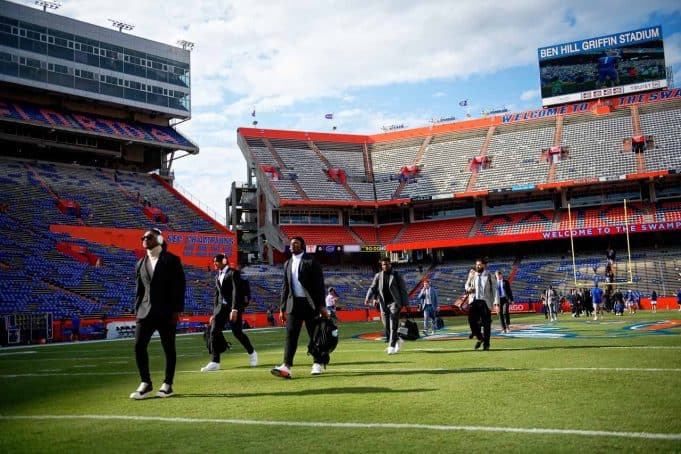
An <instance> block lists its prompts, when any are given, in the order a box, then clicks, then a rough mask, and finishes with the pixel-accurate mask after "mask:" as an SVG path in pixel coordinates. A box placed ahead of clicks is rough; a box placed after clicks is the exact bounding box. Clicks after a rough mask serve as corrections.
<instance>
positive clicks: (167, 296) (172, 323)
mask: <svg viewBox="0 0 681 454" xmlns="http://www.w3.org/2000/svg"><path fill="white" fill-rule="evenodd" d="M142 246H143V247H144V248H145V249H146V251H147V253H146V255H145V256H144V257H142V258H141V259H139V260H138V261H137V265H136V266H135V271H136V278H137V289H136V292H135V315H136V317H137V322H136V325H135V360H136V361H137V369H138V370H139V373H140V377H141V379H142V383H141V384H140V386H139V387H138V388H137V390H136V391H135V392H133V393H132V394H130V398H131V399H137V400H139V399H145V398H147V397H150V396H151V390H152V384H151V375H150V373H149V354H148V353H147V346H148V345H149V341H150V340H151V335H152V334H153V333H154V331H156V330H158V333H159V335H160V336H161V345H162V346H163V352H164V353H165V357H166V370H165V379H164V381H163V385H162V386H161V388H160V390H159V391H158V393H156V395H157V396H158V397H170V396H172V395H173V387H172V385H173V378H174V376H175V363H176V361H177V354H176V353H175V330H176V328H177V321H178V320H179V316H180V312H182V311H183V310H184V292H185V278H184V269H183V268H182V263H181V262H180V258H179V257H177V256H176V255H174V254H171V253H170V252H168V251H167V250H166V248H167V246H166V244H165V243H164V240H163V235H162V234H161V231H160V230H158V229H150V230H148V231H147V232H146V233H145V234H144V236H143V237H142Z"/></svg>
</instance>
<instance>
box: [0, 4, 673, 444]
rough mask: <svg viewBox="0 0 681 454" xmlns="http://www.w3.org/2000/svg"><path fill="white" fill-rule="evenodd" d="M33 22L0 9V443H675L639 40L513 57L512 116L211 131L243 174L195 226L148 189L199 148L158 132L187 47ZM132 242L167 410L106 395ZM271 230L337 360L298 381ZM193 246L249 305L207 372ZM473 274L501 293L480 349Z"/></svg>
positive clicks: (119, 382)
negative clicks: (499, 280) (333, 320)
mask: <svg viewBox="0 0 681 454" xmlns="http://www.w3.org/2000/svg"><path fill="white" fill-rule="evenodd" d="M36 3H37V4H40V5H43V6H44V4H46V3H47V4H49V2H42V3H41V2H36ZM46 9H47V7H45V8H43V10H41V9H40V8H39V7H28V6H23V5H20V4H17V3H13V2H9V1H5V0H0V244H1V246H0V286H1V287H2V291H1V292H0V345H1V347H0V389H2V391H1V392H0V433H1V434H2V435H0V452H59V451H61V450H69V451H74V452H86V451H94V450H96V451H101V452H119V451H123V450H126V449H136V450H139V449H142V450H144V451H149V452H198V451H200V450H214V449H226V450H227V451H228V452H238V451H243V452H280V451H285V452H417V451H422V450H426V451H431V450H438V451H441V452H464V451H469V452H478V451H483V450H490V451H504V452H615V451H624V452H681V422H680V421H679V418H678V415H679V413H680V412H681V397H680V396H681V393H679V391H678V390H679V389H680V388H681V359H679V352H680V351H681V337H680V334H681V312H680V311H681V242H680V241H679V238H681V89H679V88H676V87H674V85H673V83H670V79H669V77H668V76H669V74H667V72H668V67H667V66H666V64H665V60H664V46H663V44H664V43H663V35H662V31H661V28H660V27H648V28H645V29H640V30H633V31H623V32H621V33H617V34H614V35H608V36H601V37H595V38H589V37H584V40H583V41H576V42H572V43H563V44H556V45H554V46H548V47H543V48H539V49H538V52H537V56H538V60H539V69H540V77H541V80H540V84H539V85H540V91H541V96H542V107H539V108H537V109H535V110H529V111H519V112H509V111H504V112H498V113H491V112H488V113H487V114H486V115H483V116H481V117H479V118H473V117H471V118H466V119H463V120H456V121H444V122H440V123H436V122H433V123H432V124H430V125H428V126H422V127H414V128H402V127H398V128H394V129H392V130H385V131H383V132H381V133H378V134H367V135H362V134H350V133H341V132H335V131H334V132H323V131H319V132H314V131H298V130H281V129H263V128H259V127H258V126H257V123H256V122H254V124H253V125H249V126H244V127H240V128H238V130H237V131H235V132H234V131H231V132H230V134H234V135H235V139H236V142H237V143H238V147H239V149H240V151H241V153H242V155H243V159H244V161H245V165H244V173H245V175H247V179H246V181H245V182H239V183H237V182H234V183H232V185H231V188H226V190H225V194H224V196H225V200H226V203H225V205H226V207H225V208H226V210H225V218H226V222H222V221H220V220H216V219H215V218H214V217H213V216H212V215H210V214H208V213H206V212H205V211H204V210H203V209H202V208H200V207H199V206H197V205H196V204H194V203H193V202H192V201H190V200H189V199H188V198H187V197H186V196H185V195H183V193H181V192H180V191H178V190H177V189H176V188H175V186H174V182H175V168H174V164H175V162H176V161H177V160H178V159H186V160H191V159H194V158H195V157H196V155H197V154H199V152H200V149H199V146H200V144H197V143H195V142H194V141H193V140H192V139H191V138H189V137H187V136H186V135H185V134H182V133H180V132H179V130H178V128H177V125H178V124H180V123H182V122H184V121H188V120H191V117H192V109H191V92H192V83H191V82H192V80H191V70H192V69H194V70H198V71H201V68H192V67H191V46H190V45H189V44H191V43H184V44H183V45H179V46H171V45H168V44H163V43H160V42H157V41H152V40H148V39H145V38H140V37H136V36H134V35H132V34H129V33H123V32H122V29H123V28H125V24H114V28H112V29H107V28H103V27H100V26H96V25H93V24H90V23H87V22H82V21H78V20H75V19H71V18H68V17H66V16H61V15H57V14H54V13H52V12H50V11H47V10H46ZM116 28H118V30H116ZM194 121H195V120H194ZM145 232H146V233H145ZM149 232H152V233H153V235H152V236H155V241H157V243H156V244H158V246H159V249H160V246H163V248H164V251H165V248H166V247H167V250H168V251H169V252H170V253H172V254H174V255H175V256H177V257H179V258H180V260H181V263H182V268H183V271H184V280H185V286H184V306H183V308H182V311H181V313H180V314H179V320H178V321H177V325H176V330H175V331H174V332H173V334H172V335H173V336H175V335H176V337H174V339H175V343H176V353H177V365H176V371H175V380H174V382H173V383H170V384H172V385H173V387H174V394H173V392H172V388H171V398H169V399H165V398H160V397H153V398H149V399H143V398H142V397H145V396H142V397H140V398H139V399H138V397H139V393H143V391H142V390H141V387H140V389H138V390H137V391H136V392H134V393H133V395H131V394H130V393H131V391H134V389H135V388H134V387H135V386H136V385H137V384H138V383H139V377H140V373H139V372H138V368H137V363H136V353H137V354H138V355H139V352H138V351H137V347H136V345H137V343H136V341H135V338H136V336H139V335H140V329H139V320H138V318H140V314H139V313H136V309H137V310H139V308H138V307H136V304H138V301H137V296H138V295H139V291H140V290H139V286H140V283H141V282H142V278H141V277H140V273H142V274H143V273H144V270H142V271H140V266H142V265H137V269H136V264H138V263H142V264H143V263H147V262H145V260H146V259H147V257H151V255H149V254H150V250H151V247H146V246H143V243H144V244H148V241H150V236H149V235H148V234H149ZM141 235H143V241H142V242H140V236H141ZM296 238H303V239H304V244H303V248H304V250H303V251H302V252H304V253H305V257H310V258H311V260H314V262H316V263H318V264H319V265H320V267H321V269H322V270H323V281H324V282H323V283H324V286H325V291H326V290H327V289H329V288H331V287H333V289H334V290H335V293H336V295H338V298H337V301H336V311H335V315H336V317H337V328H338V333H339V342H338V345H337V346H336V347H335V350H334V351H333V352H331V354H330V362H329V364H328V366H327V367H325V368H324V369H323V370H319V371H315V369H314V366H313V370H312V373H310V366H312V365H313V359H312V358H311V357H310V356H309V355H306V350H307V347H308V340H309V339H308V336H307V333H304V334H303V335H302V336H301V338H300V339H299V340H298V345H299V347H298V353H297V357H296V362H295V365H293V364H289V365H288V366H289V368H287V374H289V375H288V376H287V377H286V378H292V379H290V380H281V379H279V378H278V377H274V376H273V373H272V368H273V367H274V366H278V365H279V364H281V357H282V353H283V352H284V345H285V341H286V339H287V332H288V331H287V330H288V329H289V328H288V327H287V326H290V324H289V325H287V321H286V319H285V317H282V314H280V312H279V308H280V303H281V295H282V283H284V282H288V281H287V279H292V277H291V273H288V274H287V273H286V272H285V268H284V263H285V262H287V260H288V259H289V257H291V255H292V245H293V243H294V242H295V241H296ZM295 251H296V250H295V249H294V250H293V252H294V253H295ZM218 254H222V255H223V256H224V257H225V262H224V263H225V264H228V267H229V269H239V271H240V274H241V276H242V277H243V278H244V280H245V281H246V282H247V283H248V287H250V298H248V299H247V302H246V306H245V308H243V309H242V312H243V313H242V314H240V317H242V318H239V319H238V320H239V325H238V326H242V327H243V329H244V332H245V333H246V334H247V335H248V338H249V339H250V342H251V343H252V346H253V348H254V350H255V351H257V356H255V357H253V356H252V353H251V350H250V349H246V350H244V348H242V345H240V343H239V342H237V338H236V337H235V334H233V332H232V323H233V322H234V321H233V320H232V322H230V323H229V324H228V325H227V326H225V330H224V336H225V337H226V339H227V341H229V342H230V343H231V344H232V345H231V348H228V350H227V351H226V352H224V355H223V356H222V361H221V362H220V361H219V360H218V364H219V367H217V368H216V369H215V370H214V369H210V368H208V369H206V367H202V366H204V365H205V363H206V362H207V361H209V360H210V361H213V360H211V359H210V358H211V356H210V354H209V352H208V350H207V348H206V340H205V339H204V332H205V331H206V328H207V326H209V325H210V324H211V323H212V321H213V316H214V313H213V307H214V301H215V300H216V292H217V290H216V269H215V267H214V257H215V256H216V255H218ZM480 259H482V260H483V261H485V262H486V264H487V271H488V272H496V271H499V272H501V273H503V276H504V279H505V280H506V281H507V282H508V283H509V284H510V288H512V295H511V294H510V293H509V294H506V293H508V291H507V290H498V292H501V293H500V294H498V296H502V295H503V298H505V299H506V303H505V304H506V306H507V307H506V310H508V313H509V318H510V320H509V321H508V322H503V321H500V307H501V304H495V305H494V307H492V309H491V317H492V324H491V330H490V331H491V332H488V337H487V338H486V340H485V345H484V348H483V349H480V348H479V347H480V346H481V343H482V338H480V341H478V342H476V340H477V339H473V338H472V336H473V334H471V330H472V329H474V326H475V325H474V324H475V323H479V322H478V321H477V320H473V321H471V316H472V313H473V310H472V309H473V305H474V300H478V294H477V291H475V290H474V293H475V295H473V296H471V297H469V294H468V293H467V280H469V276H471V269H472V267H474V265H475V264H476V261H478V260H480ZM159 260H160V259H159ZM383 260H386V261H389V262H391V264H392V268H393V269H394V270H395V271H396V272H397V273H398V274H399V275H400V276H401V278H402V280H403V281H404V285H405V287H406V288H405V292H406V295H407V297H406V298H407V300H406V304H405V307H404V308H403V309H402V310H401V313H400V317H401V318H400V320H401V321H400V322H399V323H400V329H399V330H398V331H399V333H400V337H401V339H400V340H399V342H398V343H397V344H396V347H393V346H392V344H390V345H387V344H386V343H387V342H388V339H387V338H386V331H384V325H383V322H382V318H383V317H384V314H383V311H381V310H380V306H377V305H374V304H368V305H367V304H366V302H367V300H371V298H370V297H369V296H368V295H367V291H368V289H369V288H370V287H371V286H372V281H373V280H374V278H375V276H377V273H378V272H379V271H380V269H381V266H380V262H381V261H383ZM154 263H156V262H154ZM159 263H160V262H159ZM215 263H217V262H215ZM148 266H152V265H148ZM153 266H155V265H153ZM153 266H152V268H150V270H151V271H150V273H152V274H153V272H154V269H153ZM157 269H158V268H157ZM301 270H302V268H301ZM296 273H298V272H296ZM295 276H296V277H295V280H298V277H297V276H298V274H295ZM381 276H382V274H381ZM217 279H218V282H221V277H220V275H219V274H218V277H217ZM291 282H293V281H291ZM387 282H388V281H387V279H386V280H385V283H384V284H383V285H384V286H386V288H387V285H388V284H387ZM425 282H428V283H429V285H431V286H432V288H434V289H436V291H437V300H438V301H439V303H436V305H437V306H438V308H437V317H435V318H434V320H432V321H431V325H428V324H427V323H425V321H424V308H425V307H426V306H425V305H424V301H425V300H424V299H423V298H421V297H420V296H419V295H421V294H422V293H423V289H424V283H425ZM298 284H300V285H302V284H303V279H300V281H299V282H298ZM145 285H146V284H145ZM149 285H151V284H149ZM219 286H220V285H219V284H218V288H219ZM303 287H305V286H304V285H303ZM292 288H293V289H294V290H295V289H296V285H293V287H292ZM594 288H598V289H602V290H599V292H600V293H602V294H603V296H602V298H603V304H602V308H601V310H600V311H599V310H596V311H595V312H593V310H592V307H591V306H592V303H593V301H592V298H593V296H592V295H593V293H594V292H593V289H594ZM549 289H551V290H550V292H553V293H549ZM292 291H293V290H292ZM306 291H307V290H306ZM235 292H236V290H235ZM296 292H297V290H296ZM495 292H497V290H495ZM234 294H235V295H236V293H234ZM296 294H297V293H296ZM428 295H430V293H429V294H428ZM577 295H578V296H577ZM296 298H298V297H296ZM308 298H309V296H308ZM381 298H382V297H381ZM599 298H600V297H599ZM427 301H428V303H430V296H429V297H428V299H427ZM369 302H370V303H371V302H372V301H369ZM483 302H484V301H483ZM495 302H496V303H499V301H497V300H495ZM235 304H236V303H235ZM488 304H489V305H490V306H491V303H488ZM218 305H219V303H218ZM152 307H153V304H152ZM398 309H399V305H398ZM234 311H235V312H236V309H234ZM592 312H593V313H592ZM284 315H286V314H284ZM289 316H291V315H290V314H289ZM410 322H414V323H416V326H417V327H418V329H417V333H416V334H415V335H414V336H411V335H407V333H406V331H407V326H408V325H409V324H410ZM478 329H480V328H478ZM152 332H154V329H152V330H151V331H150V332H149V336H152V335H151V333H152ZM159 332H160V330H159ZM409 334H411V333H409ZM162 339H163V337H162ZM161 343H162V342H159V339H158V338H157V336H153V337H152V340H151V343H150V344H149V347H148V351H149V361H150V373H151V375H152V377H153V379H154V396H155V395H156V394H155V393H156V390H157V389H159V385H160V384H161V383H162V381H161V374H162V373H163V370H164V367H165V363H164V355H163V352H164V349H163V348H162V345H161ZM164 346H165V344H164ZM386 347H387V349H386ZM386 350H387V352H386ZM247 353H251V355H250V359H251V362H250V363H249V355H248V354H247ZM218 357H219V356H218ZM137 358H138V359H139V356H138V357H137ZM254 358H255V360H253V359H254ZM315 361H316V360H315ZM285 362H286V361H285ZM209 364H210V363H209ZM315 366H317V364H315ZM281 376H283V375H281ZM143 381H144V380H143ZM160 392H161V391H159V393H160ZM135 394H138V397H133V396H134V395H135ZM130 397H133V398H130Z"/></svg>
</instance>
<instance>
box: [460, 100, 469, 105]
mask: <svg viewBox="0 0 681 454" xmlns="http://www.w3.org/2000/svg"><path fill="white" fill-rule="evenodd" d="M459 105H460V106H461V107H466V106H467V105H468V100H467V99H464V100H462V101H459Z"/></svg>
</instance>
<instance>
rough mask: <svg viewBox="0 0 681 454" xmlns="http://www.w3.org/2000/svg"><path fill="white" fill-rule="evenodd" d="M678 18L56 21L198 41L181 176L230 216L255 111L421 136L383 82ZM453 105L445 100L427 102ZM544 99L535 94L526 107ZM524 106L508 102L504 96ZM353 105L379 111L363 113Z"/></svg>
mask: <svg viewBox="0 0 681 454" xmlns="http://www.w3.org/2000/svg"><path fill="white" fill-rule="evenodd" d="M26 3H31V2H28V0H27V2H26ZM680 10H681V8H680V7H679V3H678V0H649V1H646V2H630V3H628V4H627V7H626V8H622V4H621V2H620V1H619V0H599V1H598V2H593V1H586V0H576V1H572V2H563V1H559V0H526V1H520V0H514V1H508V2H497V1H491V0H460V1H457V2H452V1H448V0H423V1H419V2H412V1H406V0H395V1H391V2H372V1H369V2H367V1H365V0H327V1H321V2H320V1H318V0H296V1H293V0H292V1H286V2H251V1H248V0H234V1H229V2H228V1H226V0H211V1H207V0H194V1H193V2H191V3H183V2H168V1H159V0H147V1H139V0H117V1H115V2H111V1H110V0H69V1H68V2H65V3H64V5H63V7H62V8H61V9H59V10H58V11H57V13H58V14H61V15H65V16H69V17H74V18H77V19H80V20H84V21H87V22H91V23H94V24H97V25H101V26H104V27H109V26H110V24H109V22H108V21H107V18H115V19H120V20H123V21H126V22H130V23H132V24H135V25H136V28H135V29H134V31H133V34H134V35H136V36H142V37H145V38H148V39H152V40H155V41H160V42H165V43H168V44H174V43H175V42H176V40H178V39H187V40H190V41H193V42H195V43H196V47H195V48H194V51H193V52H192V55H191V59H192V108H193V111H194V112H193V118H192V120H191V121H189V122H187V123H184V124H183V125H182V126H181V127H180V129H181V130H182V131H184V132H186V133H187V134H188V135H189V136H190V137H191V138H192V139H193V140H194V141H196V142H197V143H198V145H199V146H200V148H201V153H200V155H199V156H197V157H188V158H186V159H182V160H180V161H178V162H177V164H176V170H177V172H176V175H177V180H178V182H179V183H180V184H182V185H183V186H185V187H187V188H188V189H189V190H190V191H191V192H193V193H195V194H197V195H200V196H201V198H202V199H206V200H205V201H206V202H207V203H209V204H210V205H211V207H212V208H213V209H214V210H216V211H218V212H220V213H224V211H225V210H224V197H225V196H226V195H227V193H228V185H229V183H230V182H231V181H232V180H239V181H241V180H243V179H244V178H245V163H244V160H243V158H242V156H241V153H240V151H239V150H238V148H237V146H236V129H237V127H239V126H243V125H250V123H251V121H252V120H253V118H252V117H250V112H251V111H252V109H253V106H256V107H257V117H256V119H257V120H258V121H259V123H260V124H259V126H262V127H275V128H287V129H300V130H307V131H310V130H320V131H328V130H329V129H330V127H331V126H332V125H330V123H329V121H327V120H324V118H323V114H324V113H326V112H321V113H320V112H318V111H317V112H312V111H310V110H308V109H309V107H307V106H309V105H312V104H315V103H319V102H320V100H332V101H336V103H337V104H338V103H348V104H347V106H346V107H347V109H344V110H337V117H336V119H334V122H335V123H336V125H337V126H338V132H368V133H376V132H378V131H380V128H381V126H384V125H389V124H394V123H405V124H407V125H409V126H410V127H417V126H421V125H425V124H428V119H430V118H431V117H432V113H430V112H428V106H424V107H423V112H412V113H406V114H405V113H404V112H388V111H386V108H385V107H384V106H380V107H379V106H371V105H370V102H371V101H372V100H371V99H370V100H368V102H367V100H365V99H358V98H359V97H360V96H366V95H365V94H366V93H367V91H370V90H371V88H373V87H379V88H382V89H385V88H388V89H389V87H390V85H391V84H408V83H427V82H428V81H435V80H444V79H447V80H448V81H458V82H462V81H466V80H469V79H470V78H472V77H474V76H475V75H484V74H495V73H496V72H499V71H506V70H509V69H512V68H515V67H521V66H526V65H536V60H537V56H536V49H537V48H538V47H540V46H545V45H550V44H555V43H561V42H565V41H571V40H575V39H583V38H586V37H590V36H598V35H604V34H608V33H615V32H618V31H623V30H629V29H635V28H639V27H640V24H641V23H642V22H645V21H646V20H647V18H649V17H651V16H652V13H653V12H656V13H665V14H668V13H672V12H676V14H678V13H679V11H680ZM665 43H666V46H667V47H666V52H667V58H668V63H670V64H674V65H678V64H679V62H681V35H679V34H675V35H670V36H667V37H666V41H665ZM525 82H526V81H525ZM490 89H491V90H494V89H495V88H494V87H490ZM433 92H435V90H430V91H429V92H428V93H433ZM349 93H352V95H350V94H349ZM358 93H362V95H359V94H358ZM515 93H517V91H515ZM425 96H428V95H427V94H426V95H425ZM444 96H446V93H444V92H442V91H440V92H435V93H434V94H433V95H432V97H429V98H428V99H430V100H432V102H434V103H435V102H437V99H438V98H440V97H444ZM472 96H473V95H472ZM537 96H538V95H537V90H527V91H525V92H523V93H522V94H521V96H520V99H521V100H522V101H531V100H532V99H534V98H536V97H537ZM422 99H424V103H427V102H426V101H425V99H426V98H425V97H422ZM461 99H463V98H461ZM457 101H458V97H457ZM512 101H513V100H512V99H509V98H508V97H507V96H506V94H504V98H502V100H500V102H507V103H508V102H512ZM353 102H357V104H358V105H362V106H370V107H369V108H367V109H364V110H361V111H360V110H358V109H355V108H354V106H353V105H352V104H351V103H353ZM315 105H318V104H315ZM455 107H456V106H455ZM457 109H458V108H457ZM469 109H470V111H471V112H477V111H479V110H480V109H479V107H473V106H470V107H469ZM291 112H293V114H291Z"/></svg>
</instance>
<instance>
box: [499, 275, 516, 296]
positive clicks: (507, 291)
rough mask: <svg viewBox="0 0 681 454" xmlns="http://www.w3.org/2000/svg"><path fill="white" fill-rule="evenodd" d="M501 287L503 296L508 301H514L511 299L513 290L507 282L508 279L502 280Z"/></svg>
mask: <svg viewBox="0 0 681 454" xmlns="http://www.w3.org/2000/svg"><path fill="white" fill-rule="evenodd" d="M502 286H503V287H504V294H505V295H506V298H508V301H515V300H514V299H513V290H511V284H510V283H509V282H508V279H504V283H503V284H502Z"/></svg>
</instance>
